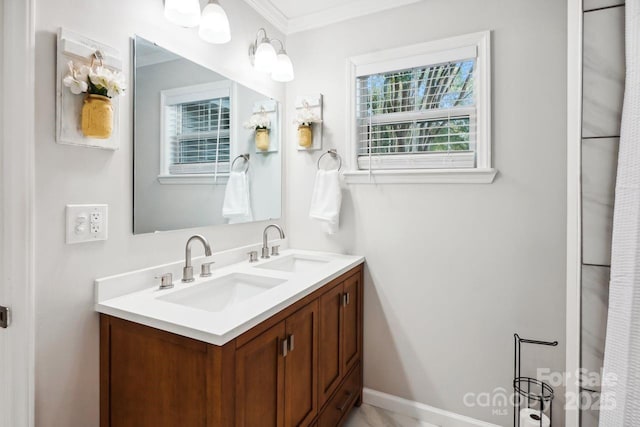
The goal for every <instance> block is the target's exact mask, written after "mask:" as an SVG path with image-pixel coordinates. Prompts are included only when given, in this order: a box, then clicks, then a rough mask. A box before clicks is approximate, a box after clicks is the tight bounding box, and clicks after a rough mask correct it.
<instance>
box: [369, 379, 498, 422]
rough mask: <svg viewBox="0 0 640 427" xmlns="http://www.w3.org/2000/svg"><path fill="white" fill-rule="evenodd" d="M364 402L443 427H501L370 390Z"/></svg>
mask: <svg viewBox="0 0 640 427" xmlns="http://www.w3.org/2000/svg"><path fill="white" fill-rule="evenodd" d="M362 400H363V402H364V403H366V404H368V405H371V406H376V407H378V408H382V409H386V410H387V411H391V412H395V413H397V414H401V415H406V416H408V417H412V418H415V419H417V420H420V421H424V422H426V423H429V424H434V425H436V426H441V427H500V426H499V425H497V424H491V423H487V422H485V421H480V420H476V419H475V418H471V417H467V416H464V415H460V414H456V413H454V412H449V411H445V410H442V409H438V408H434V407H433V406H429V405H425V404H424V403H419V402H414V401H412V400H407V399H403V398H401V397H398V396H393V395H391V394H387V393H382V392H380V391H376V390H372V389H370V388H365V389H364V391H363V396H362Z"/></svg>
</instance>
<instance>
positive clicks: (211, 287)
mask: <svg viewBox="0 0 640 427" xmlns="http://www.w3.org/2000/svg"><path fill="white" fill-rule="evenodd" d="M284 282H286V280H285V279H277V278H272V277H263V276H254V275H252V274H243V273H233V274H229V275H228V276H223V277H219V278H217V279H213V280H211V281H208V282H205V283H202V284H198V285H194V286H192V287H190V288H188V289H184V290H182V291H177V292H173V293H171V294H168V295H164V296H161V297H158V299H159V300H162V301H166V302H170V303H173V304H180V305H184V306H187V307H192V308H197V309H200V310H206V311H211V312H219V311H224V310H226V309H228V308H230V307H232V306H234V305H236V304H238V303H240V302H242V301H246V300H248V299H249V298H252V297H254V296H256V295H259V294H261V293H263V292H265V291H267V290H269V289H271V288H273V287H275V286H278V285H280V284H282V283H284Z"/></svg>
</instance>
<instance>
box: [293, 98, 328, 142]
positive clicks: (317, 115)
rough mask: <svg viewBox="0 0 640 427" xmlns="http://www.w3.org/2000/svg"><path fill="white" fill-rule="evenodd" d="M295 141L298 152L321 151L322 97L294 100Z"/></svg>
mask: <svg viewBox="0 0 640 427" xmlns="http://www.w3.org/2000/svg"><path fill="white" fill-rule="evenodd" d="M294 125H296V127H297V130H296V141H297V147H298V150H301V151H315V150H321V149H322V95H321V94H317V95H308V96H299V97H297V98H296V118H295V120H294Z"/></svg>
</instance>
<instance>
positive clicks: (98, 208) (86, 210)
mask: <svg viewBox="0 0 640 427" xmlns="http://www.w3.org/2000/svg"><path fill="white" fill-rule="evenodd" d="M107 224H108V206H107V205H67V244H72V243H82V242H94V241H96V240H107Z"/></svg>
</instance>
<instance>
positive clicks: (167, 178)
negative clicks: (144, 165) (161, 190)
mask: <svg viewBox="0 0 640 427" xmlns="http://www.w3.org/2000/svg"><path fill="white" fill-rule="evenodd" d="M228 179H229V175H228V174H218V175H217V176H216V175H209V174H185V175H158V182H159V183H160V184H163V185H165V184H169V185H225V184H226V183H227V181H228Z"/></svg>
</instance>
